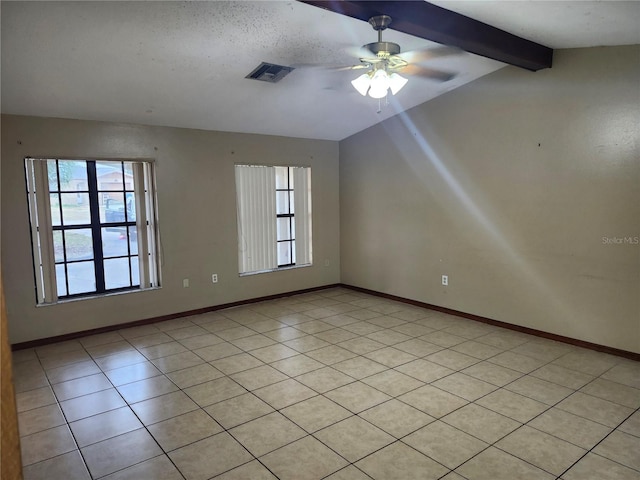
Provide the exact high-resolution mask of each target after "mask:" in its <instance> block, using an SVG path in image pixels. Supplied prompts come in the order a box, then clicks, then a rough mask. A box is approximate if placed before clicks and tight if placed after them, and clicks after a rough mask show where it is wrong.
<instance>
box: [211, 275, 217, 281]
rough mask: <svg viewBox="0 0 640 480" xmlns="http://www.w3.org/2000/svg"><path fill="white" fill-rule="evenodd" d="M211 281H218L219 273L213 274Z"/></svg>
mask: <svg viewBox="0 0 640 480" xmlns="http://www.w3.org/2000/svg"><path fill="white" fill-rule="evenodd" d="M211 282H212V283H218V274H217V273H214V274H212V275H211Z"/></svg>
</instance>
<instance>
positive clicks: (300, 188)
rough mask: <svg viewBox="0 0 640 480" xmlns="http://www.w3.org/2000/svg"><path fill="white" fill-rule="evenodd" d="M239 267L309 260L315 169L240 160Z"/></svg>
mask: <svg viewBox="0 0 640 480" xmlns="http://www.w3.org/2000/svg"><path fill="white" fill-rule="evenodd" d="M236 192H237V197H238V250H239V252H238V257H239V270H240V273H241V274H244V273H259V272H266V271H272V270H276V269H278V268H288V267H293V266H300V265H310V264H311V258H312V255H311V169H310V168H309V167H266V166H255V165H236Z"/></svg>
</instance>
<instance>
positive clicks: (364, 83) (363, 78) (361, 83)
mask: <svg viewBox="0 0 640 480" xmlns="http://www.w3.org/2000/svg"><path fill="white" fill-rule="evenodd" d="M351 85H353V88H355V89H356V90H357V91H358V93H359V94H360V95H362V96H363V97H364V96H365V95H366V94H367V90H369V87H370V86H371V78H370V77H369V74H368V73H363V74H362V75H360V76H359V77H358V78H356V79H355V80H351Z"/></svg>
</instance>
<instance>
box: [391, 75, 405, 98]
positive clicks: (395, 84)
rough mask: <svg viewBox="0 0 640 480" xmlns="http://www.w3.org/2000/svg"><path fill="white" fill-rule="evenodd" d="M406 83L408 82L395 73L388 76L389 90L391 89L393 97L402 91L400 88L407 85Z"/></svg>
mask: <svg viewBox="0 0 640 480" xmlns="http://www.w3.org/2000/svg"><path fill="white" fill-rule="evenodd" d="M408 81H409V80H407V79H406V78H404V77H402V76H400V75H398V74H397V73H392V74H391V75H389V88H390V89H391V93H392V94H394V95H395V94H396V93H398V92H399V91H400V90H401V89H402V87H404V86H405V85H406V84H407V82H408Z"/></svg>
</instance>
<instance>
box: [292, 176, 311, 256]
mask: <svg viewBox="0 0 640 480" xmlns="http://www.w3.org/2000/svg"><path fill="white" fill-rule="evenodd" d="M293 188H294V191H295V195H294V207H295V212H296V213H295V219H296V231H295V238H296V264H298V265H306V264H310V263H311V262H312V249H311V168H308V167H294V168H293Z"/></svg>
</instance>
